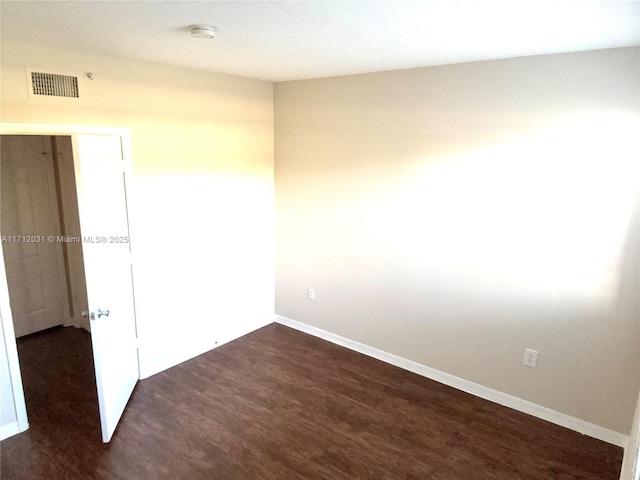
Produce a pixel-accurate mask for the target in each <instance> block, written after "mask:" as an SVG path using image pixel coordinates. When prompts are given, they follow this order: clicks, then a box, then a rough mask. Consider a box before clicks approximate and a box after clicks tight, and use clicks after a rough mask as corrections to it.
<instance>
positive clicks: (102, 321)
mask: <svg viewBox="0 0 640 480" xmlns="http://www.w3.org/2000/svg"><path fill="white" fill-rule="evenodd" d="M73 140H74V158H75V171H76V182H77V192H78V207H79V216H80V230H81V232H82V237H83V243H82V248H83V257H84V263H85V277H86V285H87V297H88V303H89V310H90V312H91V340H92V345H93V356H94V364H95V371H96V383H97V387H98V403H99V406H100V421H101V426H102V439H103V441H104V442H108V441H109V440H110V439H111V436H112V435H113V432H114V431H115V428H116V426H117V424H118V421H119V420H120V417H121V415H122V413H123V412H124V409H125V407H126V404H127V401H128V400H129V397H130V396H131V393H132V391H133V388H134V387H135V385H136V382H137V380H138V377H139V371H138V352H137V344H136V324H135V312H134V303H133V282H132V277H131V261H130V258H131V255H130V250H129V243H128V237H129V226H128V220H127V204H126V195H125V184H124V173H123V165H124V163H123V160H122V148H121V139H120V137H118V136H109V135H78V136H77V137H74V139H73ZM107 310H108V315H101V314H100V311H107Z"/></svg>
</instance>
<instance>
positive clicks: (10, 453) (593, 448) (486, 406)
mask: <svg viewBox="0 0 640 480" xmlns="http://www.w3.org/2000/svg"><path fill="white" fill-rule="evenodd" d="M18 349H19V354H20V359H21V364H22V369H23V376H24V384H25V393H26V400H27V410H28V413H29V419H30V429H29V430H28V431H27V432H25V433H22V434H19V435H17V436H15V437H11V438H9V439H7V440H5V441H3V442H2V444H1V467H0V468H1V478H2V479H3V480H14V479H15V480H18V479H29V480H35V479H47V480H55V479H83V480H84V479H126V480H129V479H149V480H159V479H187V480H198V479H278V480H289V479H291V480H293V479H328V480H337V479H389V480H395V479H465V480H467V479H505V480H516V479H574V478H575V479H578V478H579V479H598V480H605V479H617V478H618V476H619V472H620V466H621V462H622V449H620V448H618V447H615V446H612V445H609V444H606V443H604V442H600V441H598V440H594V439H592V438H589V437H586V436H582V435H580V434H577V433H575V432H572V431H569V430H567V429H564V428H562V427H559V426H556V425H552V424H550V423H547V422H544V421H542V420H538V419H536V418H533V417H530V416H528V415H525V414H523V413H519V412H516V411H514V410H510V409H508V408H505V407H501V406H499V405H495V404H492V403H490V402H488V401H485V400H482V399H479V398H475V397H473V396H471V395H468V394H465V393H462V392H459V391H456V390H454V389H452V388H449V387H446V386H443V385H440V384H438V383H436V382H433V381H430V380H427V379H425V378H422V377H419V376H417V375H414V374H412V373H409V372H406V371H403V370H401V369H398V368H396V367H393V366H390V365H387V364H384V363H382V362H379V361H377V360H374V359H371V358H368V357H366V356H363V355H360V354H358V353H355V352H352V351H349V350H346V349H343V348H341V347H338V346H335V345H332V344H330V343H327V342H324V341H322V340H319V339H316V338H313V337H311V336H308V335H305V334H303V333H300V332H297V331H294V330H291V329H289V328H286V327H283V326H280V325H275V324H273V325H270V326H268V327H265V328H263V329H261V330H258V331H256V332H254V333H252V334H249V335H247V336H245V337H243V338H241V339H238V340H236V341H234V342H232V343H230V344H227V345H224V346H222V347H220V348H218V349H216V350H214V351H212V352H209V353H207V354H204V355H201V356H200V357H197V358H196V359H193V360H191V361H189V362H186V363H183V364H181V365H179V366H177V367H174V368H172V369H170V370H168V371H166V372H163V373H160V374H158V375H155V376H154V377H152V378H149V379H146V380H142V381H141V382H140V383H139V385H138V387H137V388H136V390H135V392H134V394H133V397H132V399H131V401H130V404H129V406H128V407H127V410H126V412H125V415H124V417H123V419H122V422H121V424H120V426H119V427H118V429H117V431H116V433H115V436H114V438H113V440H112V442H111V443H110V444H108V445H104V444H102V443H101V437H100V429H99V425H100V422H99V419H98V408H97V398H96V394H95V381H94V380H93V367H92V359H91V347H90V339H89V336H88V334H87V333H86V332H84V331H82V330H76V329H74V328H58V329H54V330H52V331H49V332H46V333H44V334H42V335H35V336H32V337H28V338H26V339H24V340H22V341H19V345H18Z"/></svg>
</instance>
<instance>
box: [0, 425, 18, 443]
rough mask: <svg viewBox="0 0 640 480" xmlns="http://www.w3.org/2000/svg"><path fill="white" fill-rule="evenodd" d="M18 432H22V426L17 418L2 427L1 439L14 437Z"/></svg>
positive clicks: (0, 429)
mask: <svg viewBox="0 0 640 480" xmlns="http://www.w3.org/2000/svg"><path fill="white" fill-rule="evenodd" d="M17 433H20V427H19V426H18V421H17V420H16V421H15V422H11V423H8V424H7V425H3V426H2V427H0V440H4V439H5V438H9V437H13V436H14V435H15V434H17Z"/></svg>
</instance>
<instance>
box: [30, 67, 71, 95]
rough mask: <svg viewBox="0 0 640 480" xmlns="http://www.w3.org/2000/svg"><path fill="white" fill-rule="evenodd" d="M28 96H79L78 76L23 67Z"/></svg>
mask: <svg viewBox="0 0 640 480" xmlns="http://www.w3.org/2000/svg"><path fill="white" fill-rule="evenodd" d="M25 70H26V74H27V75H26V76H27V89H28V92H29V97H30V98H33V99H35V98H80V87H81V85H80V83H81V82H80V78H78V76H77V75H68V74H64V73H59V72H58V73H48V72H46V71H42V70H40V69H37V70H36V69H31V68H25Z"/></svg>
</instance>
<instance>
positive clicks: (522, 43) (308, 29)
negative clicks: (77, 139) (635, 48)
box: [0, 0, 640, 81]
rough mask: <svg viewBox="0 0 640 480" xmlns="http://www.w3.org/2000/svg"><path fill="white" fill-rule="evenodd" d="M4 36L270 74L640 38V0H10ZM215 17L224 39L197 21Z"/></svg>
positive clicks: (382, 66) (383, 66) (297, 75)
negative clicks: (206, 34)
mask: <svg viewBox="0 0 640 480" xmlns="http://www.w3.org/2000/svg"><path fill="white" fill-rule="evenodd" d="M0 9H1V15H2V30H1V39H2V41H3V42H4V41H9V42H29V43H36V44H46V45H54V46H59V47H63V48H68V49H75V50H82V51H86V52H91V53H99V54H107V55H117V56H122V57H128V58H134V59H144V60H149V61H152V62H160V63H167V64H172V65H178V66H183V67H191V68H198V69H203V70H211V71H215V72H222V73H229V74H233V75H240V76H244V77H251V78H258V79H263V80H270V81H282V80H293V79H301V78H316V77H327V76H335V75H347V74H355V73H364V72H373V71H382V70H395V69H402V68H412V67H420V66H429V65H443V64H449V63H459V62H468V61H476V60H489V59H495V58H506V57H515V56H523V55H536V54H544V53H561V52H574V51H581V50H593V49H599V48H612V47H624V46H632V45H638V44H640V0H538V1H535V0H422V1H406V0H404V1H402V0H396V1H355V2H332V1H315V2H284V1H271V2H247V1H235V2H216V1H210V2H195V1H172V2H167V1H142V2H140V1H109V2H105V1H88V0H85V1H66V2H56V1H44V2H35V1H17V2H14V1H6V0H2V1H1V2H0ZM194 23H208V24H211V25H214V26H215V27H216V29H217V32H218V33H217V36H216V38H215V39H213V40H200V39H192V38H190V36H189V33H188V31H187V29H186V27H187V26H189V25H191V24H194Z"/></svg>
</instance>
